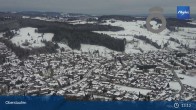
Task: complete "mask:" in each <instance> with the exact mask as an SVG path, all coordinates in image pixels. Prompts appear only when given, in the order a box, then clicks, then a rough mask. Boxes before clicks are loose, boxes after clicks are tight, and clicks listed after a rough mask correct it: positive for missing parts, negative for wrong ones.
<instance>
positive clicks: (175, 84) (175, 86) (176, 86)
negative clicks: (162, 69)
mask: <svg viewBox="0 0 196 110" xmlns="http://www.w3.org/2000/svg"><path fill="white" fill-rule="evenodd" d="M169 85H170V88H171V89H174V90H178V91H180V90H181V86H180V84H179V82H173V81H172V82H170V83H169Z"/></svg>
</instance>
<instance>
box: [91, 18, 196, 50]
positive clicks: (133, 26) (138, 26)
mask: <svg viewBox="0 0 196 110" xmlns="http://www.w3.org/2000/svg"><path fill="white" fill-rule="evenodd" d="M145 23H146V22H145V21H139V20H138V21H135V22H123V21H119V20H115V23H111V22H110V20H107V22H106V23H103V25H112V26H120V27H123V28H124V29H125V30H123V31H118V32H109V31H95V32H97V33H104V34H108V35H110V36H112V37H115V38H121V39H123V38H126V40H127V41H128V43H127V45H126V50H125V52H126V53H134V52H137V51H135V50H137V49H134V47H138V48H141V49H142V50H143V51H149V50H157V49H156V48H155V47H153V46H151V45H149V44H144V42H143V41H141V40H138V41H139V42H138V43H137V44H133V43H132V44H130V43H129V42H131V41H132V40H133V39H134V37H133V36H134V35H143V36H147V38H149V39H152V41H154V42H157V43H158V44H159V45H161V46H162V47H163V45H164V44H165V43H167V42H168V40H169V38H170V37H172V38H175V39H178V40H179V41H180V42H183V44H189V46H190V47H191V48H195V47H196V40H194V39H193V38H196V36H195V34H194V33H196V28H179V31H178V32H170V31H169V30H168V29H165V30H164V31H163V32H161V33H159V34H156V33H152V32H149V31H148V30H147V29H146V28H144V27H143V25H144V24H145ZM151 24H152V26H153V27H154V28H157V27H158V26H159V25H160V24H157V23H156V22H155V21H152V22H151ZM178 46H180V45H179V44H177V43H175V42H172V41H169V45H168V48H172V49H178V48H177V47H178Z"/></svg>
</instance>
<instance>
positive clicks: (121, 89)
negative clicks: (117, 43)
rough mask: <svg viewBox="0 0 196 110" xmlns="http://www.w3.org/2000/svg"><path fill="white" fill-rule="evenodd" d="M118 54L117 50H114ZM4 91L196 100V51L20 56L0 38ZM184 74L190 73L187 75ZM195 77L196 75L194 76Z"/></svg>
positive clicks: (73, 97)
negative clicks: (22, 57) (110, 56)
mask: <svg viewBox="0 0 196 110" xmlns="http://www.w3.org/2000/svg"><path fill="white" fill-rule="evenodd" d="M111 54H112V53H111ZM0 56H1V59H0V95H31V96H40V95H61V96H64V97H65V99H68V100H101V101H111V100H123V101H130V100H131V101H135V100H145V101H154V100H168V101H171V100H196V92H195V91H196V87H195V85H194V82H191V80H190V82H189V79H187V78H190V79H191V78H195V75H196V74H195V71H196V52H195V51H190V52H188V53H186V54H184V53H180V52H178V51H167V50H159V51H149V52H146V53H142V54H141V53H134V54H125V53H121V54H113V55H112V56H113V57H112V58H107V57H104V56H100V55H99V53H90V52H89V53H88V52H74V51H71V50H65V51H64V52H58V53H53V54H37V55H30V56H29V57H28V58H27V59H24V60H21V59H19V58H18V57H17V56H16V55H15V53H14V52H12V51H11V50H10V49H9V48H7V47H6V45H5V44H3V43H0ZM183 76H184V77H183ZM193 81H195V79H193Z"/></svg>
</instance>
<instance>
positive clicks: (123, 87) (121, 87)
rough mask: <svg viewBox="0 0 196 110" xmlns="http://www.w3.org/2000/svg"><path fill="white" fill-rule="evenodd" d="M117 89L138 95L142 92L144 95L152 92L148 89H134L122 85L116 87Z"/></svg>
mask: <svg viewBox="0 0 196 110" xmlns="http://www.w3.org/2000/svg"><path fill="white" fill-rule="evenodd" d="M115 88H117V89H118V90H122V91H129V92H134V93H138V94H139V92H140V93H141V94H143V95H146V94H147V93H149V92H151V90H147V89H140V88H133V87H127V86H122V85H115Z"/></svg>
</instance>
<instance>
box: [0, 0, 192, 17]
mask: <svg viewBox="0 0 196 110" xmlns="http://www.w3.org/2000/svg"><path fill="white" fill-rule="evenodd" d="M0 1H1V2H2V4H0V10H1V11H31V10H34V11H42V12H44V11H49V12H53V11H54V12H65V13H68V12H70V13H86V14H95V15H108V14H112V15H129V14H134V15H135V14H138V15H140V14H149V9H150V8H152V7H162V8H163V9H164V12H163V13H165V14H173V13H176V8H177V6H190V7H191V13H192V14H196V7H195V5H196V1H195V0H189V1H188V2H187V1H182V0H174V1H170V0H165V1H162V0H148V2H146V1H144V0H131V1H129V0H121V1H119V0H99V1H96V0H66V1H63V0H55V1H53V0H41V1H37V0H35V1H26V0H6V1H5V0H0Z"/></svg>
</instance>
